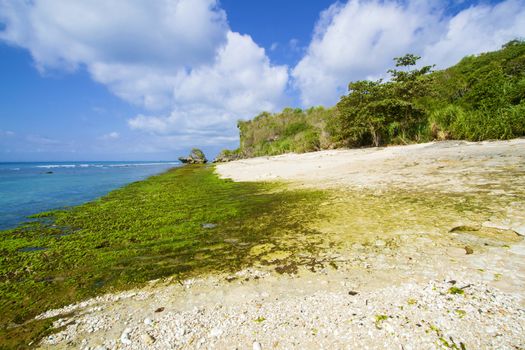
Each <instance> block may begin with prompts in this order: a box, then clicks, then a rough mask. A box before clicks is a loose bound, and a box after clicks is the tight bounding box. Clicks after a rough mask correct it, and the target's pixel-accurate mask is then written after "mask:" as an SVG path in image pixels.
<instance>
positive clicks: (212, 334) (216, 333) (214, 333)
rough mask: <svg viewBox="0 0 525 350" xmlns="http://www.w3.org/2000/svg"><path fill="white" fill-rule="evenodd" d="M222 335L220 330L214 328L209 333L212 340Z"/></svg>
mask: <svg viewBox="0 0 525 350" xmlns="http://www.w3.org/2000/svg"><path fill="white" fill-rule="evenodd" d="M221 335H222V329H220V328H218V327H216V328H213V329H212V330H211V332H210V337H212V338H218V337H220V336H221Z"/></svg>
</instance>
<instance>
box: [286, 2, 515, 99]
mask: <svg viewBox="0 0 525 350" xmlns="http://www.w3.org/2000/svg"><path fill="white" fill-rule="evenodd" d="M446 6H447V2H433V1H426V0H422V1H418V0H412V1H406V2H395V1H379V0H371V1H359V0H350V1H348V2H347V3H345V4H340V3H336V4H334V5H332V6H331V7H330V8H328V9H327V10H326V11H324V12H322V13H321V16H320V19H319V21H318V23H317V25H316V28H315V30H314V35H313V38H312V41H311V43H310V45H309V47H308V50H307V53H306V55H305V56H304V57H303V58H302V59H301V61H300V62H299V63H298V64H297V66H296V67H295V68H294V69H293V72H292V76H293V78H294V84H295V86H296V87H297V88H298V89H299V91H300V94H301V100H302V103H303V104H304V105H306V106H308V105H315V104H333V103H335V102H336V101H337V100H338V99H339V97H340V95H342V94H344V93H346V89H347V84H348V82H350V81H352V80H357V79H367V78H370V77H374V76H375V77H377V74H381V73H383V72H385V71H386V70H387V69H388V68H390V67H391V66H392V58H393V57H396V56H401V55H403V54H405V53H409V52H410V53H415V54H420V55H422V56H424V62H425V63H431V64H433V63H436V64H437V65H438V67H445V66H447V65H450V64H453V63H455V62H457V61H458V60H459V59H461V58H462V57H463V56H465V55H467V54H473V53H480V52H483V51H488V50H493V49H497V48H499V47H500V46H501V45H502V44H504V43H505V42H506V41H509V40H512V39H514V38H515V37H516V36H524V35H525V3H524V1H523V0H507V1H504V2H501V3H500V4H497V5H477V6H472V7H470V8H468V9H466V10H463V11H461V12H460V13H458V14H457V15H455V16H454V17H447V15H445V14H444V13H445V7H446Z"/></svg>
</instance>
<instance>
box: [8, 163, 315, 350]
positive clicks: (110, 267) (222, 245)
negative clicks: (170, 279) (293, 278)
mask: <svg viewBox="0 0 525 350" xmlns="http://www.w3.org/2000/svg"><path fill="white" fill-rule="evenodd" d="M324 197H325V195H324V194H323V193H321V192H320V191H312V190H284V187H283V185H280V184H268V183H265V184H258V183H241V182H233V181H231V180H224V179H219V178H218V176H217V175H216V174H214V168H213V167H211V166H185V167H182V168H174V169H172V170H170V171H167V172H166V173H163V174H161V175H158V176H153V177H151V178H149V179H147V180H144V181H139V182H136V183H132V184H130V185H127V186H125V187H123V188H121V189H119V190H116V191H113V192H111V193H109V194H108V195H106V196H104V197H102V198H100V199H98V200H95V201H93V202H89V203H86V204H84V205H81V206H77V207H73V208H70V209H68V210H58V211H51V212H46V213H41V214H38V215H35V216H34V220H33V221H31V222H28V223H26V224H24V225H22V226H20V227H18V228H15V229H12V230H8V231H3V232H1V233H0V235H1V236H0V237H1V238H0V262H1V263H0V300H1V304H0V314H1V315H2V321H1V325H0V327H1V330H0V339H1V341H0V347H5V348H16V347H25V346H27V345H28V344H30V343H31V342H33V344H34V342H35V341H37V340H38V339H39V338H40V337H41V336H43V335H44V334H46V333H47V331H48V328H49V326H50V325H51V322H50V320H44V321H36V320H33V317H35V316H36V315H38V314H39V313H42V312H44V311H45V310H48V309H51V308H58V307H62V306H64V305H67V304H70V303H73V302H76V301H80V300H83V299H86V298H89V297H93V296H96V295H100V294H104V293H108V292H115V291H118V290H125V289H129V288H132V287H137V286H140V285H142V284H144V283H145V282H147V281H149V280H153V279H158V278H162V277H167V276H175V277H176V278H177V279H180V280H183V279H186V278H189V277H191V276H195V275H202V274H207V273H220V272H233V271H238V270H240V269H242V268H244V267H247V266H250V265H251V264H253V261H254V260H255V259H256V258H257V256H254V255H253V254H250V252H252V249H253V248H254V247H255V246H257V245H260V244H266V245H267V246H268V247H271V248H269V249H268V251H267V253H271V252H273V251H277V250H279V243H278V242H277V239H278V238H282V237H283V236H285V235H297V236H304V237H307V236H310V235H317V234H319V232H316V231H315V230H313V229H310V228H308V227H307V226H306V225H305V223H306V222H309V221H311V220H315V219H316V217H317V212H318V211H317V208H318V204H319V203H320V201H321V200H322V199H323V198H324ZM297 245H298V246H299V242H298V243H297ZM297 248H298V249H305V250H312V249H315V247H313V246H307V245H306V244H305V245H303V246H301V247H297ZM255 249H256V248H255Z"/></svg>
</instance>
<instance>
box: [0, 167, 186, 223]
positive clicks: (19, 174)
mask: <svg viewBox="0 0 525 350" xmlns="http://www.w3.org/2000/svg"><path fill="white" fill-rule="evenodd" d="M179 165H180V163H179V162H175V161H174V162H34V163H0V229H8V228H13V227H16V226H17V225H18V224H20V223H22V222H24V221H27V220H28V219H27V216H28V215H32V214H36V213H39V212H42V211H48V210H52V209H58V208H65V207H69V206H73V205H78V204H82V203H85V202H88V201H91V200H93V199H96V198H98V197H100V196H103V195H105V194H107V193H108V192H110V191H111V190H114V189H117V188H119V187H121V186H123V185H125V184H128V183H131V182H134V181H138V180H142V179H145V178H147V177H149V176H151V175H154V174H158V173H161V172H164V171H166V170H168V169H169V168H172V167H175V166H179Z"/></svg>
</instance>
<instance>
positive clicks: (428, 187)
mask: <svg viewBox="0 0 525 350" xmlns="http://www.w3.org/2000/svg"><path fill="white" fill-rule="evenodd" d="M524 159H525V141H524V140H514V141H511V142H495V143H468V144H467V143H447V142H445V143H432V144H425V145H412V146H404V147H391V148H390V147H389V148H385V149H379V150H376V149H374V150H370V149H364V150H346V151H345V150H342V151H328V152H318V153H310V154H304V155H285V156H278V157H271V158H266V157H265V158H258V159H248V160H241V161H237V162H232V163H227V164H220V165H217V166H186V167H183V168H180V169H173V170H171V171H169V172H167V173H165V174H162V175H159V176H155V177H152V178H150V179H148V180H146V181H142V182H137V183H134V184H131V185H129V186H126V187H124V188H122V189H120V190H117V191H115V192H112V193H110V194H109V195H107V196H105V197H103V198H101V199H99V200H97V201H95V202H91V203H87V204H85V205H83V206H79V207H74V208H71V209H70V210H67V211H56V212H51V213H43V214H41V215H39V216H38V220H37V221H36V222H35V223H30V224H27V225H25V226H22V227H20V228H18V229H16V230H12V231H8V232H4V237H5V238H4V240H3V242H4V243H2V244H3V246H2V247H3V249H4V250H5V251H6V254H5V255H3V256H6V257H8V258H9V257H10V259H11V260H8V259H6V258H3V259H6V260H4V261H6V262H8V263H9V264H10V266H11V269H10V270H9V269H5V270H3V271H4V272H3V273H4V274H5V273H8V271H14V272H13V273H16V271H20V272H18V275H17V274H13V275H11V276H12V277H9V279H7V278H6V277H4V279H3V280H2V283H3V284H2V288H3V289H2V293H3V295H6V296H9V295H10V296H9V298H10V299H7V298H5V300H10V302H11V303H10V304H8V303H5V304H2V308H3V310H6V312H5V314H6V315H10V319H9V320H8V321H6V322H5V323H4V325H5V326H4V331H3V332H4V334H3V335H2V339H9V340H6V341H4V342H5V344H6V345H5V346H6V347H16V346H17V345H22V346H25V345H26V344H28V343H29V342H31V341H33V343H32V345H33V346H37V347H41V348H46V349H47V348H49V349H55V348H64V349H69V348H83V349H87V348H97V347H98V348H105V349H114V348H115V349H117V348H129V349H142V348H146V347H147V348H154V349H165V348H203V347H204V348H206V347H215V348H235V347H237V348H248V347H250V346H251V345H252V343H253V342H254V341H255V342H257V343H258V344H259V345H262V347H263V348H264V349H266V348H270V349H271V348H297V347H302V348H305V349H318V348H319V347H321V346H322V347H324V348H342V347H352V348H363V347H368V348H373V349H381V348H399V347H401V346H403V347H404V348H406V349H409V348H412V349H417V348H428V349H443V348H445V349H446V348H452V349H455V348H458V349H462V348H466V349H485V348H486V349H489V348H504V349H512V348H516V347H518V348H519V347H523V346H525V343H524V339H523V336H522V334H523V331H525V308H524V305H525V295H524V294H523V290H524V288H525V278H524V277H523V276H525V263H524V261H523V256H525V242H524V241H523V237H522V236H523V234H524V232H525V231H523V228H524V227H525V226H524V225H525V216H524V215H523V213H524V212H525V200H524V198H525V181H523V180H524V176H525V172H524V168H523V164H525V163H524V162H523V160H524ZM230 177H231V178H233V181H232V180H230V179H229V178H230ZM236 181H237V182H236ZM4 247H5V248H4ZM7 247H9V250H6V249H7ZM29 248H30V249H29ZM34 248H42V249H40V250H35V249H34ZM24 250H25V251H24ZM53 251H55V252H56V253H55V254H54V255H51V253H52V252H53ZM9 254H10V255H9ZM50 257H52V259H50ZM17 259H18V260H17ZM3 266H7V265H5V264H4V265H3ZM35 266H36V268H35ZM17 283H18V284H17ZM28 286H35V287H33V289H31V288H27V287H28ZM8 293H11V294H8ZM16 293H20V294H16ZM2 298H3V300H4V296H2ZM22 311H24V312H25V313H22ZM7 337H9V338H7ZM9 342H10V343H9Z"/></svg>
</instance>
